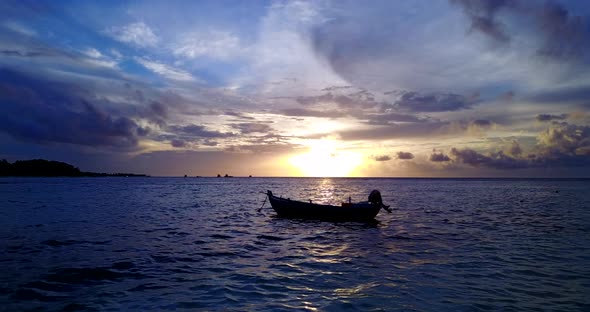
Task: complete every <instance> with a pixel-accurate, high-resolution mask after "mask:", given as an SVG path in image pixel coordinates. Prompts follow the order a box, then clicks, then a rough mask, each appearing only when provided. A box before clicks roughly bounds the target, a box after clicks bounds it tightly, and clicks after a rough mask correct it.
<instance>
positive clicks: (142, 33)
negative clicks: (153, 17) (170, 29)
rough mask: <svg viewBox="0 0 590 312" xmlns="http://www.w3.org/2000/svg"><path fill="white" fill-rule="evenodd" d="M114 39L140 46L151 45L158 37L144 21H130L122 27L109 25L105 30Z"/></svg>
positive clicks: (153, 44) (157, 40)
mask: <svg viewBox="0 0 590 312" xmlns="http://www.w3.org/2000/svg"><path fill="white" fill-rule="evenodd" d="M106 32H107V33H108V34H110V35H111V36H112V37H113V38H114V39H115V40H118V41H121V42H124V43H131V44H135V45H137V46H140V47H153V46H155V45H156V44H157V43H158V42H159V41H160V39H159V38H158V36H156V34H154V32H153V31H152V29H151V28H150V27H149V26H148V25H146V24H145V23H144V22H137V23H131V24H129V25H126V26H122V27H114V26H113V27H111V28H109V29H108V30H107V31H106Z"/></svg>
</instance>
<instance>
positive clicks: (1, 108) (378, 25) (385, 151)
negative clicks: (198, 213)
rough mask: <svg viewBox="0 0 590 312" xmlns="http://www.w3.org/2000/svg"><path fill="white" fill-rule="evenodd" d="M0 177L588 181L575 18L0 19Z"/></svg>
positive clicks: (173, 14) (583, 16)
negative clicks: (66, 167) (29, 169)
mask: <svg viewBox="0 0 590 312" xmlns="http://www.w3.org/2000/svg"><path fill="white" fill-rule="evenodd" d="M0 17H1V18H0V159H1V158H5V159H7V160H9V161H15V160H23V159H33V158H44V159H51V160H59V161H64V162H68V163H71V164H73V165H75V166H77V167H79V168H80V169H81V170H84V171H100V172H135V173H146V174H150V175H162V176H174V175H184V174H188V175H202V176H206V175H216V174H218V173H220V174H222V175H223V174H226V173H228V174H230V175H234V176H247V175H254V176H393V177H413V176H420V177H553V176H555V177H590V2H589V1H585V0H580V1H529V0H526V1H525V0H522V1H519V0H513V1H498V0H489V1H484V0H481V1H477V0H451V1H447V0H444V1H443V0H440V1H438V0H436V1H433V0H416V1H319V0H318V1H131V2H125V1H22V0H19V1H1V2H0Z"/></svg>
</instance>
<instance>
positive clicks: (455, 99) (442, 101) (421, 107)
mask: <svg viewBox="0 0 590 312" xmlns="http://www.w3.org/2000/svg"><path fill="white" fill-rule="evenodd" d="M475 102H476V98H468V97H465V96H463V95H459V94H453V93H419V92H415V91H402V92H401V95H400V97H399V98H398V100H397V101H395V103H394V106H396V107H397V108H399V109H401V110H404V111H410V112H449V111H458V110H462V109H467V108H471V107H472V106H473V105H474V104H475Z"/></svg>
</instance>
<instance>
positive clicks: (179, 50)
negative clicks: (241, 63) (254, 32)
mask: <svg viewBox="0 0 590 312" xmlns="http://www.w3.org/2000/svg"><path fill="white" fill-rule="evenodd" d="M245 49H246V48H245V47H243V46H242V44H241V42H240V38H239V37H237V36H236V35H235V34H233V33H231V32H228V31H209V32H198V33H190V34H186V35H184V36H183V38H182V39H181V40H180V42H178V43H177V44H175V45H174V47H173V49H172V53H174V55H177V56H182V57H185V58H189V59H193V58H199V57H210V58H214V59H221V60H225V59H228V58H230V57H233V56H239V55H242V53H247V51H245Z"/></svg>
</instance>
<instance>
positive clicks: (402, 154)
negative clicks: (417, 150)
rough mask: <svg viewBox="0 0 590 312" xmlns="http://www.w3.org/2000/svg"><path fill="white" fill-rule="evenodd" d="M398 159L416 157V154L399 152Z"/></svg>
mask: <svg viewBox="0 0 590 312" xmlns="http://www.w3.org/2000/svg"><path fill="white" fill-rule="evenodd" d="M397 159H403V160H408V159H414V154H412V153H410V152H397Z"/></svg>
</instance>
